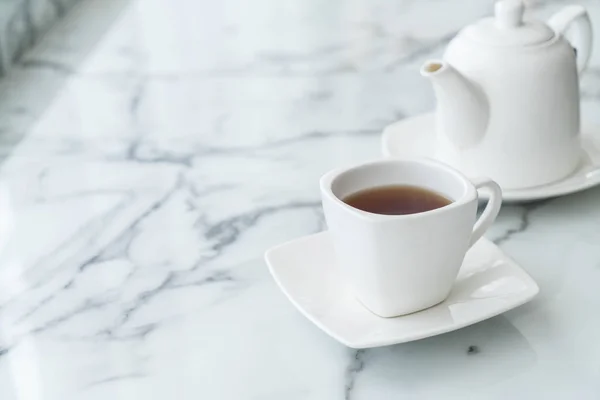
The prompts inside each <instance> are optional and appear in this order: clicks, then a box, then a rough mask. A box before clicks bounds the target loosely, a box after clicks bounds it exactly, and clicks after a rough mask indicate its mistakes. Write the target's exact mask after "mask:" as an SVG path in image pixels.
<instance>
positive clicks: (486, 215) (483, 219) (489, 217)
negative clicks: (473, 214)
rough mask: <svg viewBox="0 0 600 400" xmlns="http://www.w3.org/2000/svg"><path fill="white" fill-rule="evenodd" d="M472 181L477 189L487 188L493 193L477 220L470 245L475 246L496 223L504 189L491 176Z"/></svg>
mask: <svg viewBox="0 0 600 400" xmlns="http://www.w3.org/2000/svg"><path fill="white" fill-rule="evenodd" d="M471 182H472V183H473V186H475V188H476V189H478V190H479V189H482V188H487V189H489V190H490V192H491V194H490V199H489V200H488V203H487V204H486V206H485V209H484V210H483V213H481V215H480V216H479V219H478V220H477V222H475V226H474V227H473V233H472V234H471V242H470V243H469V247H471V246H473V245H474V244H475V243H476V242H477V241H478V240H479V239H480V238H481V237H482V236H483V234H484V233H485V232H486V231H487V230H488V228H489V227H490V226H491V225H492V224H493V223H494V221H495V220H496V217H497V216H498V212H500V206H501V205H502V189H500V186H498V184H497V183H496V182H494V181H493V180H491V179H489V178H475V179H472V180H471Z"/></svg>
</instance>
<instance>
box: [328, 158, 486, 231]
mask: <svg viewBox="0 0 600 400" xmlns="http://www.w3.org/2000/svg"><path fill="white" fill-rule="evenodd" d="M406 163H413V164H421V165H426V166H433V167H435V168H439V169H443V170H445V171H446V172H449V173H450V174H451V175H453V176H454V177H455V178H457V179H458V180H460V181H461V182H462V183H463V184H464V185H465V187H466V191H465V193H464V194H463V195H462V196H461V197H460V198H458V199H455V200H453V201H452V203H450V204H448V205H446V206H443V207H440V208H435V209H433V210H428V211H423V212H418V213H413V214H398V215H389V214H377V213H372V212H369V211H364V210H360V209H358V208H356V207H352V206H350V205H348V204H346V203H345V202H344V201H343V200H342V199H340V198H339V197H338V196H336V195H335V194H334V193H333V190H332V185H333V182H334V181H335V180H336V179H337V178H339V177H340V176H341V175H343V174H346V173H349V172H352V171H354V170H357V169H360V168H365V167H373V166H378V165H384V164H406ZM319 184H320V187H321V193H322V194H323V196H326V197H327V198H328V199H330V200H332V201H333V202H334V203H335V204H337V205H338V206H340V207H342V208H344V209H346V210H348V211H349V212H352V213H354V214H356V215H358V216H360V217H363V218H367V219H370V220H373V219H376V220H385V221H390V220H398V219H414V218H421V217H424V216H431V215H437V214H440V213H444V212H448V211H451V210H453V209H455V208H457V207H460V206H462V205H464V204H466V203H469V202H470V201H473V200H476V199H477V189H476V188H475V186H474V185H473V183H472V182H471V181H470V180H469V179H468V178H467V177H466V176H465V175H464V174H463V173H461V172H460V171H458V170H457V169H455V168H452V167H451V166H449V165H448V164H445V163H443V162H440V161H437V160H433V159H430V158H393V159H384V160H377V161H368V162H364V163H360V164H354V165H352V166H349V167H342V168H336V169H333V170H331V171H329V172H327V173H326V174H325V175H323V176H322V177H321V179H320V182H319Z"/></svg>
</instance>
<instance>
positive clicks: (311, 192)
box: [0, 0, 600, 400]
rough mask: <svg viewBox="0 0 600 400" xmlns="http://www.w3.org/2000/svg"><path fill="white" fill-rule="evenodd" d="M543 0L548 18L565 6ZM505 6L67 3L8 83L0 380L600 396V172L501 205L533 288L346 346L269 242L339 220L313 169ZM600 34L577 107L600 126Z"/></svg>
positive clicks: (1, 149) (215, 393) (370, 137)
mask: <svg viewBox="0 0 600 400" xmlns="http://www.w3.org/2000/svg"><path fill="white" fill-rule="evenodd" d="M51 3H52V4H54V5H55V7H56V10H59V9H60V10H64V9H63V8H60V7H63V6H64V7H66V5H67V3H66V2H64V1H58V0H55V1H53V2H51ZM528 3H530V5H531V7H532V8H533V12H535V13H536V14H537V15H539V16H540V17H543V18H546V17H548V16H549V15H550V14H551V13H552V12H554V11H556V10H557V9H558V8H560V7H561V6H563V5H565V4H566V3H565V2H564V1H562V0H557V1H529V2H528ZM582 3H583V4H584V5H586V7H588V8H589V9H590V12H591V17H592V20H593V22H594V23H595V24H596V25H597V26H600V5H599V4H597V2H593V1H591V0H588V1H582ZM491 10H492V0H489V1H487V0H486V1H475V0H468V1H465V2H464V3H461V9H460V11H459V10H458V8H457V5H456V4H455V3H454V2H444V1H439V0H426V1H419V2H416V1H408V0H406V1H405V0H399V1H395V2H389V1H383V0H382V1H379V0H377V1H371V0H368V1H367V0H344V1H342V0H334V1H329V2H322V1H317V0H308V1H299V0H290V1H286V2H272V1H267V0H257V1H254V2H251V3H246V2H239V1H236V0H228V1H225V2H208V1H206V2H205V1H188V0H174V1H170V2H165V1H161V0H144V1H141V0H86V1H85V2H81V3H80V4H78V6H77V7H74V8H73V9H71V10H70V11H69V12H68V14H67V15H66V16H65V18H64V19H63V20H62V21H61V22H60V23H59V24H58V25H56V26H55V27H54V28H53V29H52V30H51V32H50V33H49V34H48V35H47V36H46V37H45V38H44V40H42V41H41V42H40V43H38V44H37V45H36V46H35V48H34V49H33V50H32V51H29V52H27V53H26V54H24V55H23V57H22V58H21V59H20V61H19V62H18V64H17V65H16V66H15V67H14V68H13V69H12V70H11V71H10V73H9V75H8V76H7V77H6V78H5V79H3V80H2V81H0V116H1V117H2V118H0V157H1V158H2V164H1V166H0V210H2V215H1V217H2V218H1V220H2V223H1V224H0V398H1V399H2V400H58V399H60V400H69V399H83V400H95V399H107V398H110V399H134V398H147V399H164V398H171V397H176V398H178V399H198V398H203V399H219V400H221V399H223V400H227V399H235V400H238V399H256V400H258V399H261V400H264V399H286V400H287V399H289V400H296V399H312V400H321V399H323V400H325V399H327V400H331V399H352V400H363V399H392V398H393V399H396V398H410V399H416V398H423V399H430V398H465V397H467V398H469V397H470V398H478V399H479V398H481V399H504V398H524V399H529V398H544V399H562V398H567V397H568V398H577V399H596V398H598V396H600V387H599V386H598V381H599V378H600V372H599V370H598V367H597V359H598V351H599V349H600V347H599V345H598V340H597V338H598V337H599V336H600V321H599V320H598V318H596V317H595V314H594V313H593V310H594V309H597V308H598V307H599V306H600V296H598V291H597V284H596V282H597V281H598V277H599V276H600V275H599V274H600V261H599V260H600V248H598V245H597V244H598V243H599V242H600V230H598V221H600V208H599V207H598V204H599V203H598V199H599V198H600V189H592V190H589V191H586V192H583V193H579V194H575V195H572V196H567V197H563V198H558V199H552V200H548V201H544V202H539V203H533V204H525V205H519V206H507V207H505V208H504V209H503V210H502V212H501V215H500V217H499V219H498V221H497V223H496V224H495V226H494V227H493V229H492V230H491V231H490V233H489V235H488V237H489V238H490V239H492V240H494V241H495V243H497V244H498V245H500V246H501V247H502V249H503V250H505V251H506V252H507V253H508V254H509V255H510V256H511V257H512V258H514V259H515V260H516V261H517V262H519V263H521V264H522V265H523V267H524V268H525V269H526V270H527V271H528V272H529V273H530V274H531V275H532V276H533V277H534V279H535V280H536V281H537V282H538V284H539V286H540V288H541V292H540V294H539V296H538V297H537V298H536V299H535V300H534V301H533V302H531V303H529V304H526V305H524V306H522V307H520V308H518V309H515V310H512V311H510V312H508V313H506V314H504V315H501V316H498V317H496V318H493V319H491V320H488V321H485V322H482V323H479V324H476V325H474V326H471V327H468V328H465V329H462V330H459V331H456V332H451V333H448V334H444V335H441V336H438V337H434V338H430V339H426V340H421V341H417V342H413V343H406V344H402V345H397V346H389V347H385V348H378V349H368V350H359V351H356V350H352V349H348V348H346V347H344V346H342V345H340V344H338V343H337V342H335V341H334V340H333V339H330V338H329V337H327V336H326V335H325V334H323V333H322V332H321V331H320V330H319V329H317V328H316V327H314V326H312V324H311V323H310V322H308V321H307V320H306V319H305V318H303V317H302V316H301V315H300V314H299V313H298V312H297V311H296V310H295V309H294V308H293V306H292V305H290V304H289V303H288V302H287V300H286V299H285V297H284V296H283V295H282V294H281V293H280V292H279V291H278V289H277V288H276V286H275V284H274V283H273V281H272V279H271V277H270V276H269V274H268V271H267V268H266V266H265V264H264V261H263V259H262V256H263V252H264V250H265V249H267V248H269V247H270V246H273V245H276V244H278V243H281V242H284V241H286V240H291V239H293V238H296V237H299V236H302V235H305V234H309V233H313V232H318V231H321V230H323V229H324V228H325V224H324V221H323V215H322V212H321V207H320V200H319V193H318V184H317V182H318V178H319V177H320V176H321V174H323V173H324V172H325V171H327V170H329V169H330V168H332V167H334V166H339V165H344V164H350V163H355V162H359V161H363V160H368V159H373V158H377V157H379V155H380V142H379V140H380V134H381V131H382V129H383V127H385V126H386V125H387V124H389V123H391V122H394V121H397V120H399V119H402V118H405V117H409V116H412V115H416V114H418V113H421V112H425V111H428V110H430V109H431V108H432V107H433V104H434V103H433V95H432V93H431V90H430V87H429V84H428V83H427V82H426V81H424V80H423V79H422V78H421V77H420V76H419V73H418V68H419V66H420V64H421V63H422V62H423V61H424V60H425V59H427V58H430V57H437V56H439V55H440V54H441V52H442V50H443V48H444V46H445V44H447V42H448V41H449V39H450V38H451V37H452V36H453V35H454V34H455V33H456V32H457V31H458V29H460V27H462V26H463V25H464V24H466V23H468V22H470V21H472V20H474V19H477V18H480V17H481V16H484V15H488V14H490V12H491ZM57 12H58V11H57ZM60 12H63V11H60ZM599 29H600V28H599ZM599 43H600V41H599V42H598V43H597V44H596V46H595V51H594V53H593V58H592V62H591V67H590V69H589V70H588V71H587V72H586V74H585V75H584V76H583V77H582V110H583V114H584V118H586V119H587V120H591V121H594V122H597V123H599V124H600V113H598V107H599V106H600V103H599V97H598V82H599V79H598V71H599V69H600V44H599Z"/></svg>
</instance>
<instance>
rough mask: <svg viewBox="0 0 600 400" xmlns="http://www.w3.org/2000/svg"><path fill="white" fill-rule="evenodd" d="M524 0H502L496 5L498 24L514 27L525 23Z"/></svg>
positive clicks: (501, 26)
mask: <svg viewBox="0 0 600 400" xmlns="http://www.w3.org/2000/svg"><path fill="white" fill-rule="evenodd" d="M524 9H525V7H524V6H523V1H522V0H502V1H499V2H497V3H496V5H495V6H494V11H495V16H496V26H498V27H499V28H503V29H506V28H514V27H517V26H520V25H522V24H523V11H524Z"/></svg>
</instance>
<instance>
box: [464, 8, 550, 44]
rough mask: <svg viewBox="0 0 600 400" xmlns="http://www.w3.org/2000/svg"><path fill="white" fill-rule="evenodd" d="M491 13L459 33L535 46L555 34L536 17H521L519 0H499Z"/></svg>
mask: <svg viewBox="0 0 600 400" xmlns="http://www.w3.org/2000/svg"><path fill="white" fill-rule="evenodd" d="M494 11H495V12H494V14H495V15H494V17H492V18H484V19H482V20H480V21H478V22H476V23H475V24H473V25H469V26H467V27H466V28H464V29H463V30H462V32H461V34H460V36H463V35H464V36H465V37H468V38H469V39H471V40H474V41H477V42H479V43H483V44H488V45H494V46H534V45H537V44H540V43H543V42H546V41H548V40H550V39H552V38H553V37H554V35H555V34H554V31H553V30H552V29H551V28H550V27H549V26H548V25H546V24H544V23H542V22H539V21H524V20H523V12H524V6H523V1H522V0H502V1H498V2H497V3H496V4H495V9H494Z"/></svg>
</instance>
